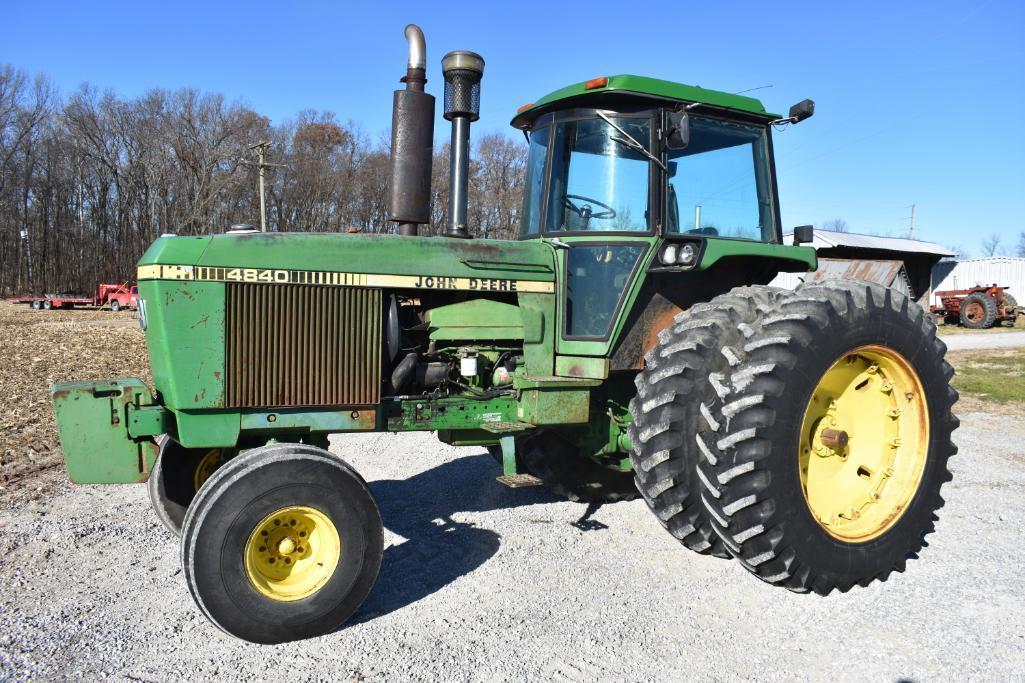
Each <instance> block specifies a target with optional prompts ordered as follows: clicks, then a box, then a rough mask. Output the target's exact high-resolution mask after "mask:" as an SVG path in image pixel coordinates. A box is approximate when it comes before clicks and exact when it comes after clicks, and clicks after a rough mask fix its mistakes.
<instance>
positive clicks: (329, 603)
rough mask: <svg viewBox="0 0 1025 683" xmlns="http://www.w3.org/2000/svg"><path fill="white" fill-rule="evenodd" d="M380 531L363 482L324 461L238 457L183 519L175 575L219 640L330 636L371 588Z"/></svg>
mask: <svg viewBox="0 0 1025 683" xmlns="http://www.w3.org/2000/svg"><path fill="white" fill-rule="evenodd" d="M383 538H384V532H383V526H382V524H381V515H380V513H379V512H378V509H377V505H376V504H375V503H374V499H373V497H372V496H371V494H370V490H369V488H368V487H367V484H366V482H365V481H364V480H363V479H362V477H360V476H359V475H358V474H357V473H356V472H355V470H353V469H352V468H351V467H350V466H349V465H347V464H346V463H345V462H343V461H342V460H341V459H339V458H337V457H335V456H333V455H332V454H330V453H328V452H327V451H325V450H323V449H320V448H316V447H313V446H306V445H299V444H287V443H279V444H271V445H268V446H263V447H260V448H255V449H253V450H250V451H247V452H246V453H244V454H242V455H240V456H238V457H236V458H234V459H232V460H231V461H229V462H228V463H227V464H226V465H225V466H224V467H222V468H221V469H219V470H218V471H217V472H215V473H214V475H213V476H212V477H211V478H210V480H209V481H208V482H207V483H206V485H204V486H203V488H202V489H200V492H199V494H198V495H197V496H196V499H195V501H194V502H193V504H192V506H191V507H190V508H189V511H188V514H187V515H186V517H185V524H184V527H183V533H182V567H183V571H184V574H185V578H186V581H187V583H188V586H189V592H190V593H191V594H192V597H193V598H194V599H195V601H196V603H197V605H198V606H199V607H200V609H201V610H202V611H203V613H204V614H205V615H206V616H207V617H208V618H209V619H210V621H212V622H213V623H214V624H216V625H217V626H218V627H219V628H221V629H222V630H223V631H225V632H226V633H228V634H230V635H233V636H235V637H237V638H241V639H243V640H248V641H250V642H254V643H281V642H285V641H291V640H300V639H303V638H312V637H315V636H320V635H323V634H326V633H329V632H331V631H333V630H334V629H336V628H338V627H339V626H340V625H341V624H343V623H344V622H345V621H346V620H347V619H348V618H349V617H350V616H352V614H353V613H354V612H355V611H356V610H357V609H358V608H359V606H360V605H361V604H362V603H363V601H364V599H365V598H366V597H367V595H369V593H370V590H371V588H373V585H374V581H375V580H376V578H377V573H378V570H379V569H380V566H381V557H382V554H383V545H384V543H383Z"/></svg>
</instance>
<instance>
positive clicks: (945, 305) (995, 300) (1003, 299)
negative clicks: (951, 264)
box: [929, 284, 1018, 330]
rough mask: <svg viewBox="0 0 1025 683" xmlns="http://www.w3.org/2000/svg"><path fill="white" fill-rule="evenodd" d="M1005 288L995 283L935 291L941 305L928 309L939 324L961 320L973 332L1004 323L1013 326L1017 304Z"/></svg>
mask: <svg viewBox="0 0 1025 683" xmlns="http://www.w3.org/2000/svg"><path fill="white" fill-rule="evenodd" d="M1007 289H1008V288H1007V287H1000V286H998V285H995V284H994V285H990V286H988V287H987V286H985V285H978V286H976V287H972V288H970V289H949V290H945V291H942V292H936V296H938V297H939V298H940V302H941V304H940V305H939V306H930V307H929V310H930V311H931V312H932V313H933V314H934V315H935V316H936V322H937V323H938V324H943V323H947V322H954V321H960V323H961V324H962V325H964V326H965V327H968V328H971V329H973V330H984V329H986V328H989V327H993V326H994V325H997V324H999V323H1002V322H1005V321H1006V322H1010V323H1011V324H1012V325H1013V324H1014V321H1015V319H1016V318H1017V316H1018V302H1017V301H1015V300H1014V297H1013V296H1011V295H1010V294H1008V293H1007Z"/></svg>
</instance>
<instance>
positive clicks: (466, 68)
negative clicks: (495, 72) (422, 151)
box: [441, 50, 484, 238]
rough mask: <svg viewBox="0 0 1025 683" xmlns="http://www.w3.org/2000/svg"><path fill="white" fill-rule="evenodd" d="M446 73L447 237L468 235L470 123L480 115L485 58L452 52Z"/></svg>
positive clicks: (443, 65) (447, 58)
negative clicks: (449, 137)
mask: <svg viewBox="0 0 1025 683" xmlns="http://www.w3.org/2000/svg"><path fill="white" fill-rule="evenodd" d="M441 70H442V73H443V74H444V76H445V118H446V119H447V120H449V121H451V122H452V148H451V152H450V154H449V156H450V157H451V162H452V165H451V170H450V173H449V185H448V226H446V228H445V236H446V237H462V238H467V237H469V236H470V234H469V233H468V232H467V231H466V207H467V204H468V202H469V197H468V195H467V185H468V181H469V173H470V123H471V122H473V121H476V120H477V119H479V118H480V79H481V77H482V76H483V75H484V58H483V57H481V56H480V55H479V54H477V53H476V52H466V51H463V50H459V51H456V52H449V53H448V54H447V55H445V56H444V57H443V58H442V60H441Z"/></svg>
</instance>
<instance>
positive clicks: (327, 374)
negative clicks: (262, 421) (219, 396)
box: [224, 283, 382, 408]
mask: <svg viewBox="0 0 1025 683" xmlns="http://www.w3.org/2000/svg"><path fill="white" fill-rule="evenodd" d="M226 306H227V309H226V316H225V328H226V329H225V340H224V341H225V361H226V362H225V374H226V377H225V401H226V404H227V406H228V407H231V408H276V407H288V406H350V405H352V406H355V405H368V404H373V403H377V402H378V401H379V399H380V387H381V318H382V309H381V290H379V289H362V288H352V287H323V286H316V285H272V284H238V283H228V284H227V291H226Z"/></svg>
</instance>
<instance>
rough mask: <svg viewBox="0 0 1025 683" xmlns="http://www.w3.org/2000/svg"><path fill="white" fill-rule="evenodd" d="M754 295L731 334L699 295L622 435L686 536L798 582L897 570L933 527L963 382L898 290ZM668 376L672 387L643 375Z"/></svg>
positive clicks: (786, 582)
mask: <svg viewBox="0 0 1025 683" xmlns="http://www.w3.org/2000/svg"><path fill="white" fill-rule="evenodd" d="M739 294H740V290H735V291H734V292H732V293H731V294H729V295H725V297H719V298H718V299H716V300H713V301H712V302H710V304H709V305H708V306H714V305H715V304H716V303H717V302H720V301H728V300H730V299H732V298H735V297H737V296H738V295H739ZM743 296H746V297H747V298H750V295H749V294H748V295H743ZM754 307H755V308H757V309H759V312H758V315H756V316H754V317H753V318H746V319H745V320H744V321H743V322H742V323H738V324H737V326H736V328H735V329H736V330H739V334H737V333H735V332H734V329H733V328H730V327H729V326H724V325H721V324H717V323H716V324H709V323H707V320H709V319H718V318H719V317H722V316H723V313H722V312H721V311H720V312H718V313H711V312H708V311H707V310H706V309H705V308H702V307H695V308H694V309H692V310H693V313H691V314H685V315H684V316H682V317H681V318H680V319H678V321H677V323H676V324H675V325H674V327H673V328H671V329H670V330H669V331H667V333H666V334H665V335H664V338H663V339H662V340H661V341H660V345H659V347H656V351H655V352H653V354H654V355H651V354H649V358H648V363H649V367H648V368H647V369H645V371H644V372H643V373H642V375H641V377H640V378H639V379H638V398H637V400H636V401H635V403H634V408H633V410H634V420H635V427H634V432H633V433H632V434H631V437H632V441H633V443H634V447H635V449H636V452H635V456H634V457H635V466H636V468H637V471H638V475H637V476H638V486H639V488H641V491H642V493H644V494H645V499H646V500H648V503H649V505H650V506H651V507H652V510H653V512H655V514H656V516H658V517H659V519H660V521H662V523H663V525H665V526H666V527H667V529H669V531H670V532H671V533H673V535H674V536H676V537H677V538H680V540H681V541H683V542H684V544H685V545H687V546H688V547H691V548H692V549H694V550H698V551H706V552H711V553H713V554H717V553H716V551H717V550H718V549H720V548H721V549H723V550H724V551H725V553H726V554H728V555H730V556H732V557H735V558H737V559H739V560H740V564H741V565H742V566H743V567H744V568H745V569H747V570H748V571H750V572H752V573H754V574H755V575H756V576H758V577H759V578H760V579H762V580H764V581H767V582H769V583H772V584H775V585H780V586H783V587H786V588H789V589H791V590H793V591H797V592H808V591H813V592H816V593H819V594H822V595H825V594H828V593H830V592H831V591H833V590H840V591H846V590H849V589H850V588H851V587H852V586H854V585H855V584H858V585H868V584H869V583H871V582H872V581H875V580H885V579H886V578H888V577H889V575H890V574H891V573H892V572H893V571H903V570H904V568H905V564H906V561H907V559H908V558H909V557H913V556H915V555H916V554H917V552H918V551H919V550H920V549H921V548H922V546H923V545H924V543H923V538H924V536H925V535H926V534H928V533H930V532H931V531H933V529H934V522H935V519H936V517H935V513H936V511H937V510H938V509H939V508H940V507H942V506H943V498H942V497H941V496H940V488H941V486H942V485H943V483H944V482H946V481H949V480H950V478H951V477H950V472H949V471H948V469H947V460H948V459H949V457H950V456H951V455H953V454H954V453H955V452H956V448H955V447H954V446H953V444H952V443H951V439H950V437H951V433H952V431H953V429H955V428H956V427H957V424H958V422H957V419H956V418H955V417H954V416H953V415H952V413H951V408H952V406H953V403H954V402H955V401H956V399H957V394H956V392H955V391H954V390H953V389H952V388H950V386H949V381H950V378H951V376H952V375H953V371H952V370H951V368H950V366H949V365H948V364H947V363H946V362H945V361H944V358H943V357H944V353H945V350H946V347H945V345H944V344H943V342H942V341H940V340H938V339H937V338H936V336H935V326H934V325H933V324H932V322H931V321H930V320H929V319H928V317H927V316H926V314H925V312H924V311H923V310H921V309H920V308H919V307H918V306H917V305H915V304H914V303H913V302H911V301H909V300H908V299H907V298H906V297H905V296H903V295H901V294H899V293H897V292H894V291H892V290H888V289H886V288H883V287H880V286H878V285H874V284H869V283H863V282H853V281H846V282H830V283H825V284H822V285H817V286H809V287H805V288H802V289H800V290H798V291H796V292H794V293H788V294H785V295H780V296H778V298H776V299H775V300H774V301H767V302H765V301H763V303H762V304H761V305H759V304H754ZM708 335H711V336H710V337H709V338H706V337H708ZM659 349H661V350H659ZM680 354H686V355H687V356H688V358H689V360H688V362H687V363H686V367H681V368H680V372H679V374H678V375H676V376H675V379H672V378H673V377H674V375H673V372H674V370H675V369H677V368H676V366H674V365H672V364H669V365H667V364H666V363H665V360H666V359H672V358H674V357H677V356H680ZM719 356H722V357H723V358H725V359H726V361H725V363H723V362H722V361H720V360H719V358H718V357H719ZM680 357H682V356H680ZM660 373H661V374H660ZM661 375H665V376H666V377H665V378H662V379H660V378H661ZM702 377H704V379H705V381H706V382H707V384H708V386H707V387H701V386H700V380H701V378H702ZM685 380H687V381H685ZM666 382H670V383H672V382H676V383H677V385H678V389H677V390H676V391H675V393H674V392H670V393H669V394H668V395H667V394H666V393H665V392H663V391H652V390H651V389H646V387H658V386H661V385H662V384H665V383H666ZM688 396H690V397H692V399H693V400H692V401H691V405H690V406H687V405H686V403H687V400H688V399H687V397H688ZM667 398H668V399H671V400H666V399H667ZM702 406H704V408H702ZM702 413H705V415H704V416H703V415H702ZM663 425H668V426H669V429H668V430H667V429H663V428H662V426H663ZM635 434H636V438H633V437H634V435H635ZM699 530H703V531H702V533H697V532H698V531H699ZM684 532H687V533H684ZM702 539H706V540H708V542H709V544H710V545H709V546H708V547H707V548H706V547H705V546H704V545H703V544H702V543H701V541H702Z"/></svg>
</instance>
